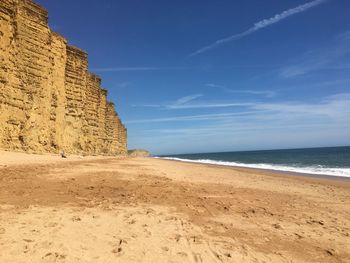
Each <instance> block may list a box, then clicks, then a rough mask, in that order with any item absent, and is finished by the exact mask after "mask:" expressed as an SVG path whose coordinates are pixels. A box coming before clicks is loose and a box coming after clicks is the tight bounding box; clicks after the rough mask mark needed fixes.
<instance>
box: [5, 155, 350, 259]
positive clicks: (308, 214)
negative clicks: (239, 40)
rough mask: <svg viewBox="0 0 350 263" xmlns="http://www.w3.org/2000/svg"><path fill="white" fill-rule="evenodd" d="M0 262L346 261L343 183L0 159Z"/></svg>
mask: <svg viewBox="0 0 350 263" xmlns="http://www.w3.org/2000/svg"><path fill="white" fill-rule="evenodd" d="M0 251H1V252H0V262H350V182H349V181H340V180H329V179H325V178H311V177H302V176H291V175H286V174H276V173H270V172H268V171H259V170H250V169H241V168H231V167H219V166H213V165H202V164H192V163H181V162H176V161H168V160H159V159H152V158H122V157H120V158H107V157H88V158H86V157H85V158H81V157H69V158H68V159H61V158H59V157H58V156H54V155H28V154H21V153H8V152H0Z"/></svg>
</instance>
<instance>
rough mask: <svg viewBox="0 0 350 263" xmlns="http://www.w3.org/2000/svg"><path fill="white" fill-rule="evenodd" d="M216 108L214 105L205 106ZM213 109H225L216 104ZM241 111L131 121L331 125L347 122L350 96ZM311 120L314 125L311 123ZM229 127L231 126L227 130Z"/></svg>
mask: <svg viewBox="0 0 350 263" xmlns="http://www.w3.org/2000/svg"><path fill="white" fill-rule="evenodd" d="M208 105H215V104H208ZM216 105H225V104H224V103H222V104H216ZM241 105H244V108H243V109H242V110H235V111H234V112H226V113H213V114H200V115H185V116H172V117H165V118H164V117H163V118H152V119H142V120H130V121H127V123H129V124H133V123H149V122H178V121H209V120H212V121H219V120H221V121H222V120H226V121H230V122H228V123H232V120H237V119H241V120H242V121H246V122H247V123H249V122H250V121H251V120H252V119H254V121H255V122H256V121H257V120H259V121H262V122H265V121H272V120H276V119H278V120H280V121H282V120H283V122H284V123H287V122H290V121H293V120H294V121H295V120H297V119H298V118H299V119H308V120H309V121H308V122H310V123H312V122H313V121H315V120H317V119H319V118H321V119H323V120H326V122H328V123H329V124H330V121H332V120H333V121H338V122H341V121H344V122H348V121H350V117H349V116H350V107H349V105H350V93H340V94H335V95H331V96H328V97H326V98H324V99H322V100H320V101H319V102H315V103H311V102H310V103H300V102H293V101H285V102H279V103H242V104H241ZM310 120H313V121H310ZM255 122H254V123H255ZM230 127H231V126H230Z"/></svg>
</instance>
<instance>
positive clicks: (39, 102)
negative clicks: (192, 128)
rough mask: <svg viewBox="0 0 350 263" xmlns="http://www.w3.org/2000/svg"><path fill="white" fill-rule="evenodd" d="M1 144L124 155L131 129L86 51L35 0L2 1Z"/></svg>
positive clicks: (7, 147) (3, 146) (22, 148)
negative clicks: (53, 27) (90, 67)
mask: <svg viewBox="0 0 350 263" xmlns="http://www.w3.org/2000/svg"><path fill="white" fill-rule="evenodd" d="M0 149H5V150H14V151H26V152H36V153H42V152H59V151H65V152H66V153H74V154H89V155H93V154H107V155H115V154H125V153H127V131H126V128H125V127H124V125H123V124H122V122H121V120H120V118H119V117H118V115H117V113H116V111H115V107H114V104H113V103H111V102H108V101H107V91H106V90H105V89H103V88H101V79H100V77H99V76H97V75H94V74H92V73H90V72H88V56H87V53H86V52H84V51H82V50H80V49H78V48H76V47H73V46H70V45H68V44H67V40H66V39H65V38H64V37H62V36H60V35H59V34H57V33H54V32H52V31H51V30H50V28H49V27H48V12H47V10H45V9H44V8H43V7H41V6H39V5H37V4H35V3H34V2H33V1H31V0H1V1H0Z"/></svg>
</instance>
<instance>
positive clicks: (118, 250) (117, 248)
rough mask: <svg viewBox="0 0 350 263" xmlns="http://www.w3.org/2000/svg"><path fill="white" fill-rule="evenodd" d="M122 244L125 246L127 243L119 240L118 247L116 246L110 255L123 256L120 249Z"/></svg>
mask: <svg viewBox="0 0 350 263" xmlns="http://www.w3.org/2000/svg"><path fill="white" fill-rule="evenodd" d="M123 244H127V242H126V241H125V240H123V239H120V240H119V243H118V245H117V246H116V248H114V249H113V250H112V253H114V254H116V256H118V257H119V256H121V255H123V253H124V252H123V248H122V245H123Z"/></svg>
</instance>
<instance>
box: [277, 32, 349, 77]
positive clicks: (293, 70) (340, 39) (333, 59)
mask: <svg viewBox="0 0 350 263" xmlns="http://www.w3.org/2000/svg"><path fill="white" fill-rule="evenodd" d="M348 54H350V31H346V32H343V33H342V34H339V35H338V36H336V38H335V41H334V43H333V44H332V45H330V46H328V47H324V48H321V49H317V50H311V51H309V52H306V53H305V54H303V55H302V56H301V57H300V58H299V59H298V60H299V61H298V62H295V63H290V64H291V65H288V66H287V67H284V68H282V70H281V72H280V76H281V77H283V78H292V77H297V76H302V75H305V74H307V73H310V72H313V71H317V70H320V69H335V70H337V69H349V68H350V65H349V63H348V62H345V63H346V64H345V65H344V64H341V65H334V63H337V60H338V59H342V58H343V57H344V56H346V55H348Z"/></svg>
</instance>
